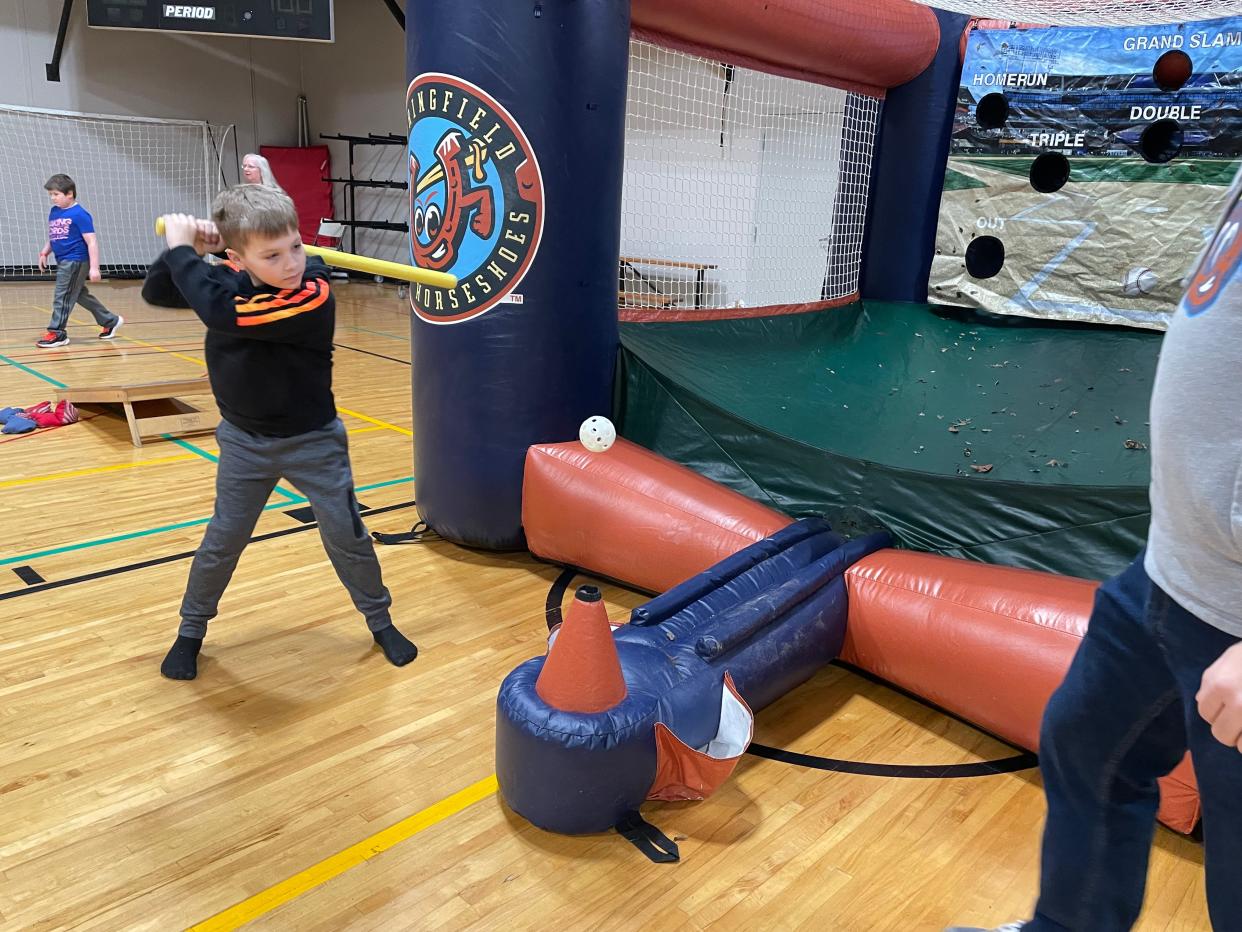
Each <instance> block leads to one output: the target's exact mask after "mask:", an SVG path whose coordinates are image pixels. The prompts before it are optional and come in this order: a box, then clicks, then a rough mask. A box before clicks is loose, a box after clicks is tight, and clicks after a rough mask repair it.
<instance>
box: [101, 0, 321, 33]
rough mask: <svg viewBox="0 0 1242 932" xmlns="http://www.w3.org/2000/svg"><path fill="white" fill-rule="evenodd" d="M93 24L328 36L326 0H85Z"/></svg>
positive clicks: (177, 29)
mask: <svg viewBox="0 0 1242 932" xmlns="http://www.w3.org/2000/svg"><path fill="white" fill-rule="evenodd" d="M86 14H87V22H88V23H89V24H90V25H91V26H93V27H95V28H97V29H153V30H160V31H163V32H192V33H200V34H207V35H218V36H248V37H250V38H258V39H302V40H306V41H311V42H331V41H333V38H334V35H333V26H334V23H333V16H332V0H215V2H206V0H199V2H197V3H157V2H155V0H86Z"/></svg>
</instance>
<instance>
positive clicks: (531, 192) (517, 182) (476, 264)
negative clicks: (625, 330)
mask: <svg viewBox="0 0 1242 932" xmlns="http://www.w3.org/2000/svg"><path fill="white" fill-rule="evenodd" d="M405 109H406V117H407V119H408V123H409V127H410V135H409V158H410V252H411V255H412V258H413V261H414V264H415V265H417V266H419V267H420V268H424V269H434V270H436V271H438V272H449V273H451V274H453V275H456V276H457V287H456V288H436V287H432V286H428V285H419V284H416V285H414V287H413V288H411V289H410V306H411V307H412V308H413V310H414V313H416V314H417V315H418V316H419V317H421V318H422V319H423V320H425V321H428V322H430V323H433V324H456V323H460V322H462V321H464V320H469V319H470V318H472V317H478V316H479V315H480V314H483V313H486V312H487V311H489V310H491V309H492V308H493V307H495V306H496V305H497V304H499V303H500V302H502V301H510V302H514V303H516V301H515V299H517V298H518V296H517V295H513V294H512V292H513V289H514V288H516V287H517V286H518V284H519V283H520V282H521V281H522V277H523V276H524V275H525V274H526V271H527V269H529V268H530V264H531V262H532V261H533V260H534V258H535V253H536V252H537V251H538V249H539V238H540V236H541V235H542V233H543V178H542V176H541V175H540V173H539V162H538V160H537V159H536V158H535V153H534V150H533V149H531V146H530V142H529V140H527V138H526V134H525V133H523V132H522V128H521V127H520V126H518V124H517V121H516V120H514V119H513V117H512V116H511V115H510V114H509V112H508V111H507V110H505V108H504V107H502V106H501V105H500V104H498V103H497V102H496V101H495V100H493V99H492V98H491V97H490V96H488V95H487V94H486V93H484V91H483V90H481V89H480V88H478V87H475V86H474V85H473V84H470V83H469V82H467V81H463V80H462V79H461V78H455V77H453V76H452V75H448V74H439V73H428V74H421V75H419V76H418V77H417V78H415V79H414V80H413V81H411V82H410V88H409V90H408V91H407V92H406V96H405Z"/></svg>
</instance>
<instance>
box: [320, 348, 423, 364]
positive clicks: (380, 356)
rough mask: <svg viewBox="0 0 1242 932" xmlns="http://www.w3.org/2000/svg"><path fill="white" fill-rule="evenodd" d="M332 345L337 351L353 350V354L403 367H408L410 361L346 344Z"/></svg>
mask: <svg viewBox="0 0 1242 932" xmlns="http://www.w3.org/2000/svg"><path fill="white" fill-rule="evenodd" d="M332 345H333V346H335V347H336V348H337V349H347V350H353V351H354V352H355V353H366V354H367V355H368V356H378V357H379V358H380V359H387V360H390V361H391V362H399V363H401V365H403V366H408V365H410V361H409V360H408V359H398V358H397V357H396V356H385V355H384V354H383V353H375V352H372V351H371V350H369V349H359V348H358V347H356V346H350V345H349V344H348V343H333V344H332Z"/></svg>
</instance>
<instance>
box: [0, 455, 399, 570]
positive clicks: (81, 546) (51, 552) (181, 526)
mask: <svg viewBox="0 0 1242 932" xmlns="http://www.w3.org/2000/svg"><path fill="white" fill-rule="evenodd" d="M413 481H414V477H413V476H406V477H405V478H402V479H389V480H388V481H386V482H375V483H372V484H371V485H360V486H358V487H357V488H356V489H354V492H355V493H358V492H370V491H372V490H374V489H381V488H384V487H385V486H390V485H400V484H401V483H403V482H413ZM302 501H306V499H302ZM289 504H290V503H289V502H271V503H270V504H267V505H264V506H263V510H264V511H272V510H273V509H279V508H287V507H289ZM210 520H211V518H195V519H194V520H193V521H178V522H177V523H175V524H165V525H161V526H160V527H154V528H147V529H146V530H143V531H130V532H129V533H128V534H115V535H113V536H111V537H101V538H98V539H96V540H88V541H83V542H81V543H78V544H65V545H64V546H62V547H52V548H49V549H47V550H36V551H33V552H31V553H23V554H19V555H17V556H15V557H5V558H4V559H0V566H9V565H11V564H13V563H25V562H28V561H30V560H38V559H42V558H43V557H51V556H55V555H57V554H60V553H71V552H73V551H75V550H89V549H90V548H92V547H102V546H104V545H105V544H116V543H120V542H122V541H126V540H135V539H137V538H139V537H151V536H152V535H155V534H164V533H167V532H168V531H181V530H185V529H186V528H191V527H203V526H204V525H206V524H207V522H208V521H210Z"/></svg>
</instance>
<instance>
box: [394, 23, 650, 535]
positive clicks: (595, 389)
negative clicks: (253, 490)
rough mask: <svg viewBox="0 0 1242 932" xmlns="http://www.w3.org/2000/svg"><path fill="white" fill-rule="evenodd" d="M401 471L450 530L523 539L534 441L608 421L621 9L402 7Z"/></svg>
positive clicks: (434, 518) (432, 516) (617, 219)
mask: <svg viewBox="0 0 1242 932" xmlns="http://www.w3.org/2000/svg"><path fill="white" fill-rule="evenodd" d="M406 18H407V30H406V34H407V37H408V38H407V71H408V74H409V77H410V85H409V89H408V91H407V95H406V116H407V119H408V126H409V169H410V190H409V195H410V205H409V206H410V251H411V256H412V261H413V262H414V264H415V265H419V266H422V267H424V268H431V269H437V270H441V271H447V272H450V273H452V274H453V275H456V276H457V279H458V283H457V287H456V288H452V289H441V288H428V287H424V286H415V287H414V288H412V289H411V293H410V303H411V309H412V311H413V315H412V324H411V337H412V343H413V393H414V447H415V454H414V475H415V487H416V492H417V498H418V504H419V510H420V512H421V514H422V517H423V519H424V520H426V521H427V523H428V524H430V525H431V527H432V528H434V529H435V530H436V531H438V532H439V533H440V534H441V535H443V536H444V537H446V538H448V539H450V540H453V541H457V542H458V543H461V544H466V545H468V546H476V547H486V548H491V549H497V550H505V549H517V548H520V547H522V546H523V536H522V527H521V493H522V465H523V460H524V457H525V454H526V449H527V447H529V446H530V445H531V444H533V443H536V442H556V441H563V440H569V439H572V438H574V437H576V436H577V432H578V425H579V424H580V423H581V422H582V421H583V420H585V419H586V418H587V417H589V416H591V415H593V414H604V415H611V412H612V401H611V397H612V379H613V368H614V365H615V360H616V349H617V254H618V251H619V244H620V227H621V165H622V155H623V143H624V132H625V85H626V71H627V64H628V40H629V3H628V0H542V2H540V0H531V2H525V3H516V2H513V0H460V2H446V0H409V2H408V3H407V5H406Z"/></svg>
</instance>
